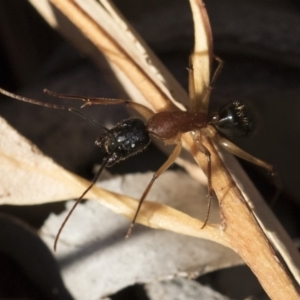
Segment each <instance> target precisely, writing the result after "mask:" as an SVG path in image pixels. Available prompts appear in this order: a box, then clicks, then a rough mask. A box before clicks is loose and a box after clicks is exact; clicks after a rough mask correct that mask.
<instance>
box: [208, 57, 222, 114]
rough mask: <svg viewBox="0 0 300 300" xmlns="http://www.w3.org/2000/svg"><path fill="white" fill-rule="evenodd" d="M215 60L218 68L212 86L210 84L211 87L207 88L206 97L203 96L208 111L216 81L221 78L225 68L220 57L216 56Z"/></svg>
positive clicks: (211, 82)
mask: <svg viewBox="0 0 300 300" xmlns="http://www.w3.org/2000/svg"><path fill="white" fill-rule="evenodd" d="M214 59H215V60H216V61H217V63H218V66H217V68H216V70H215V71H214V74H213V76H212V79H211V81H210V84H209V86H207V88H206V90H205V92H204V96H203V103H204V104H205V105H206V111H207V109H208V104H209V99H210V95H211V93H212V90H213V86H214V84H215V81H216V80H217V78H218V77H219V75H220V73H221V72H222V69H223V67H224V62H223V60H222V59H221V58H219V57H218V56H214Z"/></svg>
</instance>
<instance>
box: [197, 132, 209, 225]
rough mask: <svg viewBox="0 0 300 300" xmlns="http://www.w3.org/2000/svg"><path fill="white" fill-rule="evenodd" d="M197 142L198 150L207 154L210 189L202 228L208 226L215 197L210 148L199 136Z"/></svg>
mask: <svg viewBox="0 0 300 300" xmlns="http://www.w3.org/2000/svg"><path fill="white" fill-rule="evenodd" d="M195 142H196V143H197V147H198V150H199V151H200V152H202V153H203V154H204V155H205V156H206V159H207V174H206V176H207V189H208V195H207V197H208V204H207V212H206V216H205V219H204V222H203V225H202V227H201V229H203V228H204V227H205V226H206V224H207V222H208V219H209V214H210V208H211V202H212V197H213V188H212V182H211V155H210V152H209V150H208V149H207V148H206V147H205V146H204V145H203V144H202V143H201V141H200V138H199V137H197V138H196V139H195Z"/></svg>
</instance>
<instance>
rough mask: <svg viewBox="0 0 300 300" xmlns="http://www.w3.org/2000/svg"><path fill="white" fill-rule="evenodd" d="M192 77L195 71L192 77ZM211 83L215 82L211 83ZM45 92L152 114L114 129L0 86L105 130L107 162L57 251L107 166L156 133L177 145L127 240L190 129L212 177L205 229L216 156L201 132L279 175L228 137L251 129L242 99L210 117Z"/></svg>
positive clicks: (145, 144)
mask: <svg viewBox="0 0 300 300" xmlns="http://www.w3.org/2000/svg"><path fill="white" fill-rule="evenodd" d="M220 69H221V64H220V65H219V67H218V69H217V71H216V72H215V75H214V76H213V79H212V82H213V81H214V78H215V77H216V75H217V73H218V71H219V70H220ZM189 72H190V73H191V72H193V70H192V68H190V69H189ZM191 78H193V76H191V74H190V80H191ZM212 82H211V85H212ZM210 91H211V86H209V87H208V88H207V92H206V95H205V96H206V97H209V95H210ZM44 92H45V93H46V94H48V95H51V96H54V97H58V98H65V99H77V100H82V101H84V102H85V103H84V105H82V106H81V108H83V107H85V106H87V105H92V104H101V105H118V104H125V105H128V106H130V107H132V108H134V109H136V110H138V111H139V112H141V113H142V114H143V115H144V116H147V118H148V121H147V123H146V124H145V123H144V121H143V120H141V119H139V118H131V119H128V120H124V121H122V122H120V123H118V124H117V125H116V126H114V127H113V128H111V129H108V128H106V127H104V126H102V125H100V124H99V123H98V122H96V121H94V120H93V119H90V118H89V117H87V116H86V115H84V114H82V113H81V112H80V111H79V110H78V109H76V108H74V107H71V106H64V105H58V104H51V103H44V102H40V101H37V100H34V99H30V98H26V97H22V96H19V95H16V94H13V93H10V92H8V91H6V90H4V89H2V88H0V94H3V95H5V96H8V97H10V98H13V99H16V100H20V101H23V102H28V103H31V104H35V105H39V106H44V107H48V108H54V109H61V110H67V111H69V112H72V113H74V114H77V115H79V116H80V117H82V118H84V119H86V120H87V121H89V122H91V123H92V124H94V125H96V126H98V127H100V128H101V129H102V130H103V131H104V133H102V134H101V135H100V136H99V137H98V138H97V139H96V142H95V143H96V145H97V146H98V147H100V148H101V150H102V151H103V152H104V153H105V156H104V158H103V161H102V165H101V167H100V169H99V170H98V172H97V173H96V175H95V176H94V178H93V180H92V181H91V183H90V185H89V187H88V188H87V189H86V190H85V191H84V192H83V193H82V195H81V196H80V197H79V198H78V199H77V200H76V202H75V204H74V206H73V207H72V209H71V210H70V212H69V213H68V215H67V217H66V218H65V220H64V221H63V223H62V225H61V226H60V228H59V231H58V233H57V235H56V238H55V241H54V250H56V247H57V242H58V239H59V236H60V234H61V232H62V230H63V228H64V226H65V224H66V223H67V221H68V219H69V218H70V216H71V214H72V213H73V211H74V209H75V208H76V206H77V205H78V204H79V203H80V201H81V200H82V199H83V197H84V196H85V195H86V194H87V192H88V191H89V190H90V189H91V188H92V187H93V186H94V184H95V183H96V181H97V180H98V179H99V177H100V175H101V173H102V171H103V169H104V168H105V167H111V166H113V165H114V164H115V163H118V162H120V161H122V160H125V159H127V158H128V157H130V156H132V155H134V154H137V153H139V152H141V151H143V150H145V149H146V148H147V147H148V145H149V144H150V142H151V139H150V136H154V137H156V138H158V139H160V140H162V141H163V142H165V143H166V144H174V145H176V146H175V148H174V150H173V151H172V153H171V154H170V156H169V157H168V159H167V160H166V162H165V163H164V164H163V165H162V166H161V167H160V168H159V169H158V171H156V172H155V173H154V175H153V176H152V179H151V181H150V182H149V184H148V185H147V187H146V189H145V191H144V193H143V195H142V196H141V198H140V200H139V203H138V207H137V209H136V212H135V215H134V217H133V220H132V222H131V224H130V227H129V229H128V231H127V234H126V238H128V237H129V236H130V234H131V232H132V229H133V226H134V224H135V221H136V219H137V216H138V213H139V210H140V208H141V206H142V204H143V201H144V200H145V198H146V196H147V195H148V193H149V191H150V189H151V187H152V185H153V183H154V182H155V180H156V179H157V178H158V177H159V176H160V175H161V174H162V173H164V171H166V170H167V169H168V168H169V167H170V166H171V165H172V164H173V162H174V161H175V160H176V158H177V157H178V156H179V154H180V152H181V149H182V142H181V135H182V134H183V133H186V132H192V133H194V134H193V136H194V139H195V141H196V144H197V147H198V150H199V151H200V152H202V153H203V154H204V155H205V156H206V158H207V179H208V208H207V213H206V217H205V220H204V222H203V226H202V228H204V227H205V226H206V224H207V222H208V218H209V213H210V207H211V201H212V196H213V188H212V182H211V158H210V152H209V150H208V149H207V148H206V147H205V146H204V145H203V144H202V143H201V135H204V136H207V137H210V138H212V139H213V140H214V141H215V142H216V143H218V144H220V145H221V146H223V147H224V148H225V149H226V150H227V151H229V152H231V153H232V154H234V155H236V156H238V157H240V158H242V159H244V160H247V161H250V162H251V163H253V164H256V165H258V166H260V167H262V168H264V169H266V170H267V171H268V172H270V173H271V174H272V175H273V176H276V172H275V170H274V168H273V166H272V165H270V164H268V163H266V162H264V161H262V160H260V159H258V158H256V157H254V156H252V155H251V154H249V153H247V152H245V151H244V150H242V149H240V148H239V147H237V146H236V145H235V144H233V143H232V142H230V141H229V140H227V139H226V138H224V137H223V136H222V134H223V135H224V134H225V135H226V134H227V133H228V132H231V133H233V134H238V135H242V134H247V133H248V132H249V131H250V130H251V127H252V122H251V120H250V119H249V116H248V113H247V110H246V107H245V105H244V104H242V103H241V102H240V101H233V102H231V103H229V104H227V105H225V106H223V107H222V108H221V109H220V110H219V111H218V112H216V113H213V114H211V115H208V114H207V113H205V112H193V111H192V112H187V111H162V112H158V113H154V112H153V111H152V110H150V109H149V108H147V107H146V106H144V105H142V104H138V103H135V102H131V101H127V100H122V99H109V98H90V97H85V96H77V95H65V94H58V93H54V92H51V91H49V90H47V89H45V90H44Z"/></svg>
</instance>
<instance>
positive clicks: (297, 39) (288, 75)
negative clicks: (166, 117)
mask: <svg viewBox="0 0 300 300" xmlns="http://www.w3.org/2000/svg"><path fill="white" fill-rule="evenodd" d="M114 3H115V4H116V5H117V6H118V7H119V9H120V10H121V11H122V13H123V14H124V15H125V16H126V17H127V18H128V19H129V20H130V22H131V23H132V25H133V26H134V27H135V28H136V29H137V30H138V31H139V33H140V34H141V36H143V38H144V39H145V40H146V41H147V42H148V44H150V46H151V47H152V48H153V50H154V51H155V52H156V54H157V55H158V56H159V58H160V59H161V60H162V61H163V62H164V63H165V64H166V65H167V67H168V68H169V69H170V71H171V73H173V74H174V76H175V77H176V78H177V79H178V81H179V82H180V83H181V84H182V85H183V86H184V87H185V88H187V79H188V76H187V70H186V68H187V67H188V56H189V54H190V53H191V52H192V49H193V24H192V19H191V13H190V8H189V4H188V1H174V0H173V1H170V0H168V1H158V0H149V1H136V0H127V1H121V0H118V1H114ZM206 5H207V10H208V14H209V17H210V20H211V25H212V30H213V37H214V52H215V54H217V55H218V56H220V57H221V58H222V59H223V60H224V62H225V66H224V69H223V71H222V73H221V75H220V76H219V78H218V80H217V83H216V84H215V87H214V91H213V94H212V98H211V107H210V108H211V110H212V111H213V110H216V109H218V107H220V105H222V104H224V103H226V102H228V101H231V100H243V101H244V102H246V104H248V105H249V107H250V109H251V110H253V115H254V116H255V125H256V126H255V131H254V132H253V133H252V134H251V135H250V136H249V137H248V138H240V139H238V140H237V139H235V140H234V141H235V142H236V143H237V144H238V145H239V146H241V147H242V148H243V149H245V150H246V151H248V152H250V153H252V154H253V155H255V156H257V157H259V158H261V159H263V160H265V161H267V162H269V163H270V164H273V165H275V166H276V167H277V170H278V172H279V174H280V177H281V180H282V182H283V186H284V190H283V192H282V193H281V196H280V197H279V199H278V200H277V202H276V203H275V205H274V206H273V210H274V212H275V213H276V215H277V216H278V219H279V220H280V221H281V222H282V224H283V226H284V227H285V228H286V230H287V231H288V232H289V234H290V235H291V236H292V237H293V238H295V239H296V238H299V233H300V232H299V228H300V226H299V225H300V224H299V222H300V218H299V207H300V197H299V195H298V186H299V175H300V162H299V161H300V160H299V157H298V154H299V153H300V141H299V136H300V134H299V133H300V118H299V117H300V101H299V100H298V97H299V95H300V86H299V82H300V70H299V69H300V2H299V1H297V0H294V1H292V0H290V1H287V0H285V1H283V0H273V1H268V0H260V1H258V0H251V1H248V0H244V1H238V0H227V1H220V0H209V1H206ZM0 86H1V87H3V88H5V89H8V90H10V91H14V92H16V93H18V94H21V95H24V96H28V97H32V98H34V99H39V100H44V101H48V102H49V101H52V99H49V97H46V96H45V95H43V93H42V90H43V88H45V87H47V88H48V89H50V90H53V91H56V92H60V93H66V94H83V95H89V96H98V97H116V98H124V97H125V98H126V95H124V93H123V91H122V88H121V87H119V86H118V84H117V83H116V81H115V79H114V77H113V76H112V75H111V73H110V71H109V70H108V69H107V68H106V67H105V63H104V64H103V67H102V68H96V67H95V66H94V65H93V63H92V62H90V61H89V60H88V58H86V57H85V56H84V55H83V54H81V53H79V52H78V51H77V50H76V49H74V48H73V47H72V45H70V44H69V43H68V42H67V41H65V40H64V39H63V38H62V37H61V36H60V35H59V34H58V33H57V32H55V31H53V30H52V29H51V28H50V27H48V25H47V24H46V23H45V22H44V21H43V19H42V18H41V17H40V16H39V15H38V14H37V12H36V11H35V10H34V8H33V7H32V6H31V5H30V4H29V3H28V2H27V1H24V0H14V1H6V0H0ZM0 111H1V115H2V116H3V117H4V118H5V119H7V120H8V122H9V123H10V124H11V125H13V126H14V127H15V128H16V129H18V131H20V132H21V133H22V134H23V135H25V136H26V137H27V138H28V139H30V140H31V141H33V142H34V143H35V144H36V145H38V147H39V148H40V149H41V150H42V151H43V152H44V153H46V154H47V155H49V156H50V157H52V158H53V159H54V160H55V161H56V162H58V163H59V164H60V165H62V166H64V167H65V168H67V169H68V170H71V171H73V172H75V173H77V174H79V175H81V176H84V177H86V178H91V177H92V168H93V166H94V165H95V164H97V163H100V162H101V157H99V152H98V151H97V148H96V147H95V146H94V140H95V138H96V136H97V134H98V133H97V131H96V129H95V128H94V127H93V126H92V125H91V124H87V123H86V122H85V121H83V120H81V119H78V117H77V116H73V115H72V114H70V115H67V116H66V112H63V111H55V112H53V111H50V110H48V109H45V108H42V107H36V106H34V105H29V104H24V103H21V102H18V101H14V100H11V99H5V98H4V97H1V101H0ZM87 114H89V116H91V117H93V118H95V119H96V120H98V121H99V122H103V124H105V125H106V126H108V127H109V126H111V125H113V124H115V123H116V122H118V121H120V120H122V119H123V118H124V117H126V114H127V113H126V112H124V109H123V108H117V109H115V108H110V107H105V109H101V108H99V109H97V110H96V111H95V110H94V109H92V110H91V111H90V112H88V113H87ZM164 158H165V156H164V154H161V153H160V152H159V151H158V150H157V149H156V148H155V146H151V148H150V149H149V150H148V151H146V152H145V153H143V154H141V155H138V156H136V157H134V158H132V159H130V160H127V161H125V162H124V163H122V164H120V165H117V166H116V167H113V168H112V169H110V171H111V172H112V173H125V172H137V171H141V172H143V171H146V170H156V169H157V168H158V167H159V166H160V165H161V163H162V161H163V160H164ZM242 164H243V166H244V167H245V169H246V170H247V172H248V173H249V175H250V177H251V178H252V180H253V182H254V183H255V184H256V185H257V187H258V188H259V189H260V191H261V193H262V194H263V195H264V197H265V198H266V200H267V201H268V200H270V199H271V197H272V194H274V186H273V185H272V181H271V180H270V178H269V177H268V174H266V172H265V171H264V170H260V169H259V168H257V167H255V166H252V165H251V164H248V163H244V162H242ZM24 184H26V183H24ZM61 209H63V205H62V204H61V205H57V204H55V205H54V204H48V205H41V206H37V207H35V208H34V209H33V208H32V207H10V206H3V207H1V208H0V211H1V212H2V213H6V214H7V213H9V214H11V215H13V216H15V217H17V218H19V219H22V220H23V221H24V222H26V223H28V224H30V225H31V226H32V227H34V228H39V226H41V225H42V223H43V221H44V219H45V218H46V217H47V216H48V214H49V213H50V212H52V211H59V210H61ZM12 222H13V221H12ZM24 243H28V240H24ZM0 248H1V246H0ZM7 249H9V247H8V248H5V250H3V249H0V253H2V252H3V253H4V256H3V257H5V258H3V259H0V265H1V264H2V261H3V264H7V261H8V260H9V259H11V260H12V261H17V265H18V264H19V258H16V257H12V258H11V257H10V255H9V254H8V253H9V251H8V250H7ZM8 265H9V264H8ZM0 269H1V270H2V269H3V270H4V268H2V267H1V268H0ZM245 270H246V269H245ZM15 271H16V272H18V268H17V267H16V270H15ZM20 272H21V271H20ZM22 272H23V271H22ZM222 272H229V271H222ZM232 272H233V273H234V272H236V271H232ZM242 272H243V273H247V275H245V281H246V282H247V283H246V284H245V286H244V289H241V290H242V291H238V292H237V289H236V287H233V288H232V289H230V286H231V284H232V285H233V286H234V280H235V279H234V278H236V277H234V276H233V275H232V278H233V279H232V281H233V282H232V283H231V284H230V283H228V282H226V288H224V281H223V282H222V280H220V279H218V280H217V279H216V277H215V276H216V275H215V274H213V275H211V276H210V277H207V276H206V277H205V278H202V280H203V282H206V283H209V284H211V285H213V287H214V288H215V289H217V290H219V291H220V292H221V293H224V294H227V295H228V296H230V297H232V298H234V299H243V298H245V297H246V296H248V295H250V294H252V295H256V297H257V299H264V298H263V297H264V296H263V294H261V293H262V292H261V290H260V287H259V285H258V284H257V285H255V287H252V286H251V290H250V288H249V282H250V279H249V277H251V276H252V274H250V273H249V274H248V271H247V270H246V271H242V270H239V271H238V272H237V273H238V274H239V275H238V277H240V276H241V273H242ZM25 273H26V272H25ZM220 273H221V272H220ZM12 274H13V273H12ZM23 275H24V278H27V277H26V274H23ZM23 275H22V276H23ZM20 276H21V275H20ZM22 276H21V278H23V277H22ZM0 277H3V276H2V275H1V276H0ZM225 277H226V278H227V280H228V278H231V277H230V276H229V275H228V274H227V273H226V274H225ZM212 278H213V279H212ZM218 278H224V277H218ZM25 281H26V283H25ZM27 281H28V286H27V285H26V284H27ZM200 281H201V280H200ZM22 284H24V285H25V287H23V286H22ZM17 286H22V287H21V288H23V290H22V289H21V288H20V289H21V290H22V292H23V293H24V290H26V291H30V292H28V293H29V294H28V299H41V296H40V295H45V294H43V293H44V292H45V291H42V290H41V288H40V287H38V288H37V286H36V284H35V283H32V281H30V280H28V278H27V279H26V280H25V279H24V280H23V282H22V280H21V279H20V280H19V281H17ZM29 286H30V287H29ZM31 289H32V290H31ZM62 289H63V288H62ZM225 290H226V291H225ZM1 291H2V292H1ZM17 291H18V289H17V288H16V285H15V286H14V287H13V288H12V289H10V288H9V286H8V285H7V283H5V282H1V280H0V298H3V297H7V299H15V298H17V296H18V292H17ZM131 292H132V290H129V291H128V290H127V291H126V293H131ZM14 293H15V294H14ZM30 293H32V294H30ZM35 293H37V295H38V296H36V294H35ZM39 293H41V294H39ZM124 293H125V292H124ZM46 294H47V295H48V294H49V293H46ZM22 295H24V294H22ZM66 295H67V292H66V294H65V295H64V297H62V299H68V298H67V296H66ZM124 295H125V294H124ZM124 295H123V294H122V292H121V293H120V294H119V295H116V296H115V299H126V298H125V297H126V296H124ZM130 295H131V294H130ZM52 296H53V297H52ZM52 296H51V297H52V298H51V297H50V296H49V297H50V298H49V299H59V297H58V296H55V295H53V293H52ZM127 296H128V294H127ZM14 297H15V298H14ZM43 297H44V296H43ZM43 297H42V298H43ZM118 297H119V298H118ZM130 297H131V298H130V299H135V298H134V297H133V296H132V295H131V296H130ZM135 297H137V296H135ZM43 299H46V298H45V297H44V298H43ZM136 299H144V298H136Z"/></svg>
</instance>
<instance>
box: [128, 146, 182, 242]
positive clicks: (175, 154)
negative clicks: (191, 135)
mask: <svg viewBox="0 0 300 300" xmlns="http://www.w3.org/2000/svg"><path fill="white" fill-rule="evenodd" d="M181 148H182V143H181V141H180V142H178V144H177V145H176V147H175V149H174V150H173V152H172V153H171V155H170V156H169V157H168V159H167V160H166V162H165V163H164V164H163V165H162V166H161V167H160V168H159V169H158V171H156V172H155V173H154V174H153V176H152V179H151V181H150V182H149V183H148V185H147V187H146V189H145V191H144V193H143V195H142V197H141V198H140V201H139V205H138V207H137V209H136V212H135V215H134V217H133V220H132V222H131V224H130V226H129V229H128V231H127V234H126V239H127V238H129V237H130V235H131V232H132V229H133V227H134V224H135V221H136V218H137V216H138V214H139V211H140V208H141V206H142V204H143V202H144V200H145V198H146V197H147V195H148V193H149V191H150V189H151V187H152V185H153V183H154V181H155V180H156V179H157V178H158V177H159V176H160V175H161V174H162V173H164V172H165V171H166V170H167V169H168V168H169V167H170V166H171V165H172V164H173V163H174V161H175V160H176V158H177V157H178V156H179V154H180V152H181Z"/></svg>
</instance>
